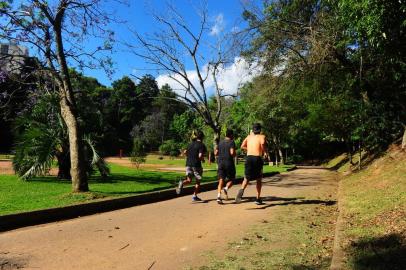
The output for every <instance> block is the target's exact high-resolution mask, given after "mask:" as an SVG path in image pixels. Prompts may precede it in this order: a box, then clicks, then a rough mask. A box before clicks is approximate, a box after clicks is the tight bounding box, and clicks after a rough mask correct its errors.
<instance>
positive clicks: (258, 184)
mask: <svg viewBox="0 0 406 270" xmlns="http://www.w3.org/2000/svg"><path fill="white" fill-rule="evenodd" d="M261 189H262V177H261V178H259V179H257V199H260V198H261Z"/></svg>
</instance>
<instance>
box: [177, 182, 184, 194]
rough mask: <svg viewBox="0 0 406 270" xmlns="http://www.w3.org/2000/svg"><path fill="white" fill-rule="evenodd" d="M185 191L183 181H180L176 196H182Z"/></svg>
mask: <svg viewBox="0 0 406 270" xmlns="http://www.w3.org/2000/svg"><path fill="white" fill-rule="evenodd" d="M182 190H183V180H182V179H181V180H179V183H178V186H177V187H176V194H178V195H180V194H181V193H182Z"/></svg>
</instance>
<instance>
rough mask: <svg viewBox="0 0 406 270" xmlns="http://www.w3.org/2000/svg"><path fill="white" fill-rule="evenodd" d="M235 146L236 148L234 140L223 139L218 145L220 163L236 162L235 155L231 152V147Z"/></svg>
mask: <svg viewBox="0 0 406 270" xmlns="http://www.w3.org/2000/svg"><path fill="white" fill-rule="evenodd" d="M231 148H234V150H235V143H234V140H228V139H224V140H221V141H220V143H219V145H218V151H219V152H218V163H219V164H220V163H224V164H230V165H231V164H234V160H233V156H232V155H231V154H230V149H231Z"/></svg>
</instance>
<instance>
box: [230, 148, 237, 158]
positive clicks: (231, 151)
mask: <svg viewBox="0 0 406 270" xmlns="http://www.w3.org/2000/svg"><path fill="white" fill-rule="evenodd" d="M230 155H231V156H232V157H235V156H236V155H237V153H236V152H235V149H234V148H230Z"/></svg>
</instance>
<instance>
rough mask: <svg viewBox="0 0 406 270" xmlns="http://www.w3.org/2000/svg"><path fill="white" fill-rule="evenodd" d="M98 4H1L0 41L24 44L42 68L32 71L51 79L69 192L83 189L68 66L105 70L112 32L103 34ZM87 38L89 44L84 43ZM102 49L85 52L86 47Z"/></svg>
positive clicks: (34, 0) (105, 17)
mask: <svg viewBox="0 0 406 270" xmlns="http://www.w3.org/2000/svg"><path fill="white" fill-rule="evenodd" d="M102 2H103V1H102V0H58V1H45V0H31V1H22V3H21V5H19V6H16V5H12V4H7V3H6V2H2V3H1V5H0V19H1V20H2V21H3V22H5V23H4V24H3V25H2V27H1V28H0V40H1V39H2V40H8V41H12V42H14V43H17V44H24V45H26V46H28V47H30V48H33V49H34V50H35V54H36V57H38V59H39V60H40V61H41V62H42V68H40V69H37V70H36V72H38V73H40V74H43V76H47V77H49V78H51V79H52V81H53V82H54V84H55V85H56V86H57V87H56V88H57V89H58V93H59V97H60V108H61V112H62V116H63V119H64V121H65V123H66V125H67V128H68V134H69V147H70V158H71V176H72V190H73V191H74V192H81V191H87V190H88V182H87V175H86V172H85V160H84V159H85V157H84V151H83V140H82V131H81V129H80V126H79V123H78V109H77V105H76V100H75V95H74V89H73V87H72V83H71V78H70V75H69V67H70V66H75V67H79V68H94V67H96V66H101V67H103V68H105V69H106V70H108V68H109V65H110V63H111V61H110V60H109V59H108V58H105V57H103V55H101V53H102V52H103V51H109V50H111V42H112V41H113V38H114V36H113V32H111V31H108V30H106V28H107V25H108V23H109V22H111V20H112V18H113V17H112V16H111V14H108V13H107V12H105V11H104V9H103V8H102ZM89 37H92V40H91V41H89ZM95 40H100V41H101V42H102V44H103V45H102V46H96V47H95V48H94V49H93V50H90V49H89V46H87V45H90V44H89V43H90V42H95Z"/></svg>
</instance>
